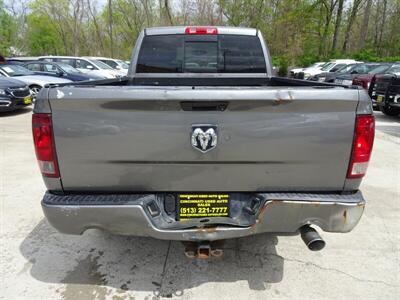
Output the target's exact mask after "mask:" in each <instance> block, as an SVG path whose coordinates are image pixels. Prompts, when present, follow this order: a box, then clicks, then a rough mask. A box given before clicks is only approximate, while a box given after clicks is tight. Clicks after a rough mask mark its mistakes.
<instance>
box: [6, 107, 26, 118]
mask: <svg viewBox="0 0 400 300" xmlns="http://www.w3.org/2000/svg"><path fill="white" fill-rule="evenodd" d="M32 110H33V109H32V107H23V108H20V109H17V110H13V111H5V112H0V118H7V117H15V116H18V115H23V114H27V113H30V112H32Z"/></svg>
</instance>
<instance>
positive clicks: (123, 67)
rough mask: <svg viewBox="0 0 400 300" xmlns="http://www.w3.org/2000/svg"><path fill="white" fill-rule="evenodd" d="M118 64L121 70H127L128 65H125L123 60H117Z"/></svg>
mask: <svg viewBox="0 0 400 300" xmlns="http://www.w3.org/2000/svg"><path fill="white" fill-rule="evenodd" d="M117 62H118V64H119V65H120V66H121V68H122V69H128V68H129V65H128V64H127V63H125V62H124V61H123V60H117Z"/></svg>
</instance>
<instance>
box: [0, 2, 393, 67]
mask: <svg viewBox="0 0 400 300" xmlns="http://www.w3.org/2000/svg"><path fill="white" fill-rule="evenodd" d="M3 1H4V0H0V51H2V52H5V54H6V55H8V54H9V50H10V48H11V47H13V48H17V49H23V50H24V51H25V52H26V54H27V55H44V54H65V55H93V56H111V55H113V56H114V57H119V58H123V59H128V58H129V57H130V55H131V51H132V49H133V46H134V43H135V41H136V39H137V37H138V35H139V34H140V31H141V30H142V29H143V28H145V27H152V26H160V25H161V26H163V25H171V24H172V25H228V26H243V27H255V28H257V29H259V30H260V31H261V32H262V34H263V36H264V38H265V40H266V41H267V43H268V46H269V50H270V53H271V54H272V55H273V61H274V65H275V66H278V67H280V69H281V74H284V73H285V72H286V71H285V69H287V67H288V66H309V65H310V64H312V63H314V62H316V61H326V60H328V59H332V58H350V57H354V58H356V59H358V60H362V61H387V60H390V61H392V60H399V57H398V55H400V30H399V28H400V17H399V16H400V0H394V1H387V9H386V11H385V12H384V11H383V10H384V9H383V7H382V6H380V4H379V3H381V2H382V1H372V7H371V10H370V11H371V14H370V17H369V25H368V27H367V28H368V30H367V31H365V30H364V31H363V30H362V29H363V27H362V26H363V25H362V24H364V15H365V8H366V3H367V1H362V2H361V4H360V6H358V8H357V11H356V14H352V8H353V7H354V5H353V4H354V3H355V1H356V0H345V5H344V6H343V14H342V17H341V22H339V23H337V19H338V18H337V16H338V3H339V2H340V1H337V0H324V1H319V0H279V1H266V0H201V1H199V0H112V1H111V10H112V11H111V19H110V11H109V9H110V8H109V6H108V3H109V2H108V1H100V2H101V4H102V5H100V4H99V3H98V2H97V1H95V0H74V1H71V0H27V3H28V5H29V10H27V12H26V14H21V15H13V16H10V13H7V11H5V9H4V5H3ZM357 1H359V0H357ZM383 18H384V19H385V22H382V20H383ZM350 21H351V22H350ZM110 22H111V24H110ZM336 23H337V24H338V31H337V32H338V34H337V36H336V37H337V38H336V41H337V42H336V46H335V47H333V35H334V33H335V27H336ZM350 23H351V24H353V25H352V26H351V28H350V29H349V30H348V27H349V26H348V25H349V24H350ZM110 25H111V26H110ZM110 27H112V31H110ZM361 32H364V33H365V32H366V37H365V40H362V41H363V42H362V43H361V42H360V36H361ZM346 37H347V38H348V40H347V41H346V45H347V46H346V48H345V50H342V49H343V45H344V40H345V39H346ZM333 48H334V49H333Z"/></svg>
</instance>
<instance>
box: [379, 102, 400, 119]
mask: <svg viewBox="0 0 400 300" xmlns="http://www.w3.org/2000/svg"><path fill="white" fill-rule="evenodd" d="M379 109H380V110H381V112H383V113H384V114H385V115H387V116H391V117H393V116H397V115H398V114H400V109H399V108H397V107H396V108H395V107H388V106H386V105H385V106H380V107H379Z"/></svg>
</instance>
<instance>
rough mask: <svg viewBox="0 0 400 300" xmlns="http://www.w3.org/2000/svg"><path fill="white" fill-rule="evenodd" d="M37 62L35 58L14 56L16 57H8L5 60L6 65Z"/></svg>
mask: <svg viewBox="0 0 400 300" xmlns="http://www.w3.org/2000/svg"><path fill="white" fill-rule="evenodd" d="M35 60H37V57H36V56H16V57H9V58H7V63H9V64H17V65H23V64H26V63H27V62H30V61H35Z"/></svg>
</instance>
